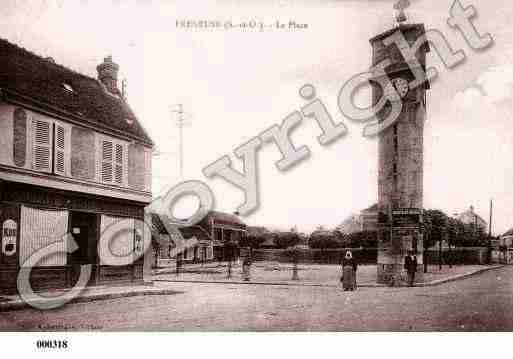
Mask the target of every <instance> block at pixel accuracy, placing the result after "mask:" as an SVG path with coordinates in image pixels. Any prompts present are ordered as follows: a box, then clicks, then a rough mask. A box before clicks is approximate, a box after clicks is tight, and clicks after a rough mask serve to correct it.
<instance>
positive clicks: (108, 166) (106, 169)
mask: <svg viewBox="0 0 513 359" xmlns="http://www.w3.org/2000/svg"><path fill="white" fill-rule="evenodd" d="M112 160H113V144H112V142H111V141H106V140H103V141H102V162H101V163H102V166H101V167H102V168H101V177H102V182H108V183H111V182H112V169H113V168H112Z"/></svg>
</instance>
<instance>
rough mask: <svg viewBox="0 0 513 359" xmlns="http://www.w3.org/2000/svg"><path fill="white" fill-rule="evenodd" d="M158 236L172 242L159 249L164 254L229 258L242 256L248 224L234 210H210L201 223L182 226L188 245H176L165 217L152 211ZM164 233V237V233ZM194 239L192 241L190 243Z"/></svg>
mask: <svg viewBox="0 0 513 359" xmlns="http://www.w3.org/2000/svg"><path fill="white" fill-rule="evenodd" d="M151 216H152V222H153V223H154V225H153V226H154V236H159V238H162V242H163V243H167V242H166V241H169V245H167V246H162V247H164V248H162V249H161V251H160V252H159V256H160V258H164V259H170V258H176V256H178V258H180V259H181V260H183V261H185V262H188V263H199V262H205V261H214V260H215V261H225V260H229V259H230V258H231V259H236V258H238V257H239V254H240V250H239V242H240V241H241V240H242V239H244V238H246V236H247V226H246V225H245V224H244V222H242V221H241V220H240V219H239V217H237V216H236V215H233V214H228V213H223V212H216V211H210V212H209V213H208V214H207V215H206V216H205V218H203V219H202V220H201V221H200V222H199V223H198V224H197V225H194V226H189V227H181V228H179V231H180V233H181V234H182V236H183V238H184V239H186V240H187V241H185V243H186V245H185V246H184V247H183V248H178V247H177V246H176V240H175V239H174V238H171V236H170V234H169V233H168V232H167V230H166V227H165V225H164V224H163V223H162V219H161V218H160V217H159V216H158V215H156V214H152V215H151ZM161 236H163V237H161ZM189 240H191V241H190V243H188V242H189Z"/></svg>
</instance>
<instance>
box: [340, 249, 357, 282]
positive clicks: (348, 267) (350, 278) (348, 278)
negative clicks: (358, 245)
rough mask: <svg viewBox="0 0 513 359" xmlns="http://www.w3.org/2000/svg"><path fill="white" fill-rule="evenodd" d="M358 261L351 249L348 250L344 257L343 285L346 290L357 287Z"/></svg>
mask: <svg viewBox="0 0 513 359" xmlns="http://www.w3.org/2000/svg"><path fill="white" fill-rule="evenodd" d="M357 267H358V266H357V264H356V261H355V260H354V258H353V254H352V253H351V251H347V252H346V256H345V257H344V258H343V259H342V278H341V279H342V287H343V288H344V291H347V290H351V291H352V290H355V289H356V268H357Z"/></svg>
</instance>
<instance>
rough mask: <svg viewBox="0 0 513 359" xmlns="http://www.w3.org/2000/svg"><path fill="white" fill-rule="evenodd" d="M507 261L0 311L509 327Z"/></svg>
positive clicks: (36, 320)
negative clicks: (420, 274)
mask: <svg viewBox="0 0 513 359" xmlns="http://www.w3.org/2000/svg"><path fill="white" fill-rule="evenodd" d="M512 280H513V266H508V267H504V268H502V269H498V270H492V271H488V272H485V273H483V274H480V275H477V276H474V277H471V278H469V279H466V280H462V281H457V282H452V283H447V284H443V285H440V286H436V287H427V288H362V289H360V290H358V291H357V292H343V291H341V290H337V289H335V288H322V287H294V286H262V285H235V284H234V285H231V284H229V285H221V284H191V283H172V284H170V285H171V286H172V287H173V288H175V289H176V290H178V291H181V292H180V293H178V294H174V295H167V296H148V297H132V298H123V299H116V300H109V301H96V302H90V303H77V304H71V305H68V306H66V307H64V308H60V309H57V310H54V311H46V312H39V311H36V310H32V309H27V310H23V311H14V312H8V313H0V329H3V330H6V329H17V330H41V329H48V330H60V329H66V330H91V329H102V330H172V331H175V330H260V331H262V330H264V331H265V330H290V331H293V330H302V331H304V330H314V331H318V330H330V331H344V330H358V331H369V330H378V331H383V330H394V331H412V330H413V331H433V330H447V331H461V330H464V331H467V330H469V331H472V330H494V331H502V330H508V331H511V330H513V300H512V299H513V285H512Z"/></svg>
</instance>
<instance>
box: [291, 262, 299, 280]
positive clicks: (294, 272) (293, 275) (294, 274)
mask: <svg viewBox="0 0 513 359" xmlns="http://www.w3.org/2000/svg"><path fill="white" fill-rule="evenodd" d="M292 280H299V275H298V273H297V260H296V261H294V266H293V267H292Z"/></svg>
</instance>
